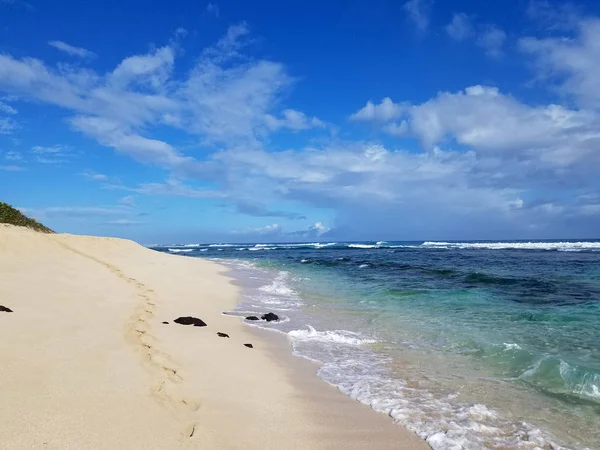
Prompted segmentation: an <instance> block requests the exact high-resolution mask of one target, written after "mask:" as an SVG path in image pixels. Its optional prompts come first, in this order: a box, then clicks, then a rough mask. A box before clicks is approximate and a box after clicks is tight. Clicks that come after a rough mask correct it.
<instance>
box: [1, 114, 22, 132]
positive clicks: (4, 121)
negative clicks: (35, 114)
mask: <svg viewBox="0 0 600 450" xmlns="http://www.w3.org/2000/svg"><path fill="white" fill-rule="evenodd" d="M18 128H19V124H18V123H17V122H15V121H14V120H13V119H12V118H10V117H0V134H12V133H14V132H15V131H16V130H17V129H18Z"/></svg>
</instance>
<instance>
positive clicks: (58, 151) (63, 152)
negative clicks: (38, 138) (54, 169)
mask: <svg viewBox="0 0 600 450" xmlns="http://www.w3.org/2000/svg"><path fill="white" fill-rule="evenodd" d="M31 152H32V153H33V154H34V155H36V157H35V160H36V161H37V162H39V163H42V164H63V163H68V162H70V161H71V160H72V159H73V158H74V157H75V156H77V154H76V153H75V152H74V151H73V149H72V148H71V147H69V146H67V145H53V146H50V147H45V146H42V145H35V146H33V147H32V148H31Z"/></svg>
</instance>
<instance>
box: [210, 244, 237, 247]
mask: <svg viewBox="0 0 600 450" xmlns="http://www.w3.org/2000/svg"><path fill="white" fill-rule="evenodd" d="M209 247H236V245H234V244H210V245H209Z"/></svg>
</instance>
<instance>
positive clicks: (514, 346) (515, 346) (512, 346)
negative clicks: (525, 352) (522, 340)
mask: <svg viewBox="0 0 600 450" xmlns="http://www.w3.org/2000/svg"><path fill="white" fill-rule="evenodd" d="M504 350H521V346H520V345H519V344H510V343H508V344H507V343H506V342H504Z"/></svg>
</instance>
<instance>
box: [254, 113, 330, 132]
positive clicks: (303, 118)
mask: <svg viewBox="0 0 600 450" xmlns="http://www.w3.org/2000/svg"><path fill="white" fill-rule="evenodd" d="M282 116H283V117H282V118H281V119H278V118H277V117H274V116H272V115H271V114H267V115H265V124H266V125H267V127H268V128H269V129H271V130H273V131H276V130H279V129H281V128H287V129H290V130H292V131H300V130H307V129H309V128H323V127H325V123H324V122H323V121H321V120H319V119H318V118H316V117H308V116H307V115H306V114H304V113H303V112H300V111H295V110H293V109H284V110H283V111H282Z"/></svg>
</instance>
